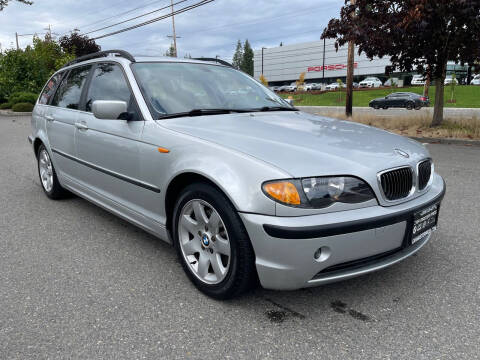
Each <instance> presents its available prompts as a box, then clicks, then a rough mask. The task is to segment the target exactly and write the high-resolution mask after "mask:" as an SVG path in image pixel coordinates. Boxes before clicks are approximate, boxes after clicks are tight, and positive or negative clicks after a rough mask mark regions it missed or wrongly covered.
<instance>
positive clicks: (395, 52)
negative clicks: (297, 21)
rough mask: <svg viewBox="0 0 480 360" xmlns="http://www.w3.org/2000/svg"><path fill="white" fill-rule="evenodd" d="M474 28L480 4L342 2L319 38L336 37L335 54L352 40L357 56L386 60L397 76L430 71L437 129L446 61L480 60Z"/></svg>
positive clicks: (467, 0)
mask: <svg viewBox="0 0 480 360" xmlns="http://www.w3.org/2000/svg"><path fill="white" fill-rule="evenodd" d="M352 12H354V13H355V19H353V18H352V17H351V16H350V14H351V13H352ZM475 29H477V30H475ZM478 29H480V1H473V0H415V1H413V0H356V4H352V2H351V0H346V2H345V5H344V6H343V7H342V9H341V10H340V18H338V19H332V20H330V22H329V24H328V27H327V29H325V31H324V33H323V35H322V37H324V38H335V39H336V43H335V46H336V48H337V49H338V47H339V46H343V45H345V44H346V43H347V42H348V41H350V40H353V41H354V42H355V44H356V45H357V46H358V47H359V49H358V51H359V54H361V53H365V54H366V55H367V57H369V58H370V59H373V58H374V57H377V56H378V57H383V56H390V61H391V62H392V65H393V67H395V68H397V69H399V70H400V71H413V70H414V69H416V70H417V71H420V72H423V73H424V74H426V70H425V69H426V68H428V67H430V74H431V77H432V79H434V80H435V86H436V95H435V109H434V115H433V121H432V126H438V125H440V124H441V123H442V121H443V106H444V80H445V76H446V68H447V62H448V61H449V60H450V61H454V62H455V63H460V64H462V65H464V64H465V63H468V64H474V63H475V61H478V60H479V59H480V31H478Z"/></svg>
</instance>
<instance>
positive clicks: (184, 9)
mask: <svg viewBox="0 0 480 360" xmlns="http://www.w3.org/2000/svg"><path fill="white" fill-rule="evenodd" d="M184 1H186V0H182V1H181V2H184ZM213 1H215V0H202V1H200V2H198V3H195V4H192V5H189V6H186V7H184V8H181V9H180V10H176V11H174V12H172V13H170V14H166V15H162V16H159V17H157V18H153V19H151V20H148V21H144V22H143V23H140V24H137V25H133V26H130V27H127V28H124V29H120V30H117V31H114V32H111V33H108V34H104V35H101V36H97V37H95V38H93V40H98V39H102V38H105V37H108V36H112V35H116V34H120V33H122V32H125V31H129V30H133V29H136V28H139V27H142V26H145V25H148V24H152V23H154V22H157V21H160V20H163V19H166V18H168V17H170V16H173V15H177V14H181V13H184V12H186V11H188V10H192V9H194V8H197V7H200V6H203V5H206V4H208V3H211V2H213ZM178 3H180V2H177V4H178ZM174 5H175V4H174Z"/></svg>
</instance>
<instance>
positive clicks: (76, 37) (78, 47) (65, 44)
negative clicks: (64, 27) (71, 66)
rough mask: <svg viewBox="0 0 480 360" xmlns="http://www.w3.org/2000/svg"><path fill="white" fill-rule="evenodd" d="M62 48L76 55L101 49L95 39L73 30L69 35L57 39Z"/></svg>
mask: <svg viewBox="0 0 480 360" xmlns="http://www.w3.org/2000/svg"><path fill="white" fill-rule="evenodd" d="M59 43H60V46H61V47H62V50H63V51H64V52H66V53H69V54H73V55H75V56H76V57H80V56H83V55H88V54H91V53H95V52H98V51H100V50H101V48H100V45H97V43H96V42H95V40H93V39H89V38H88V36H86V35H80V34H79V33H77V32H73V33H71V34H70V35H64V36H62V37H61V38H60V40H59Z"/></svg>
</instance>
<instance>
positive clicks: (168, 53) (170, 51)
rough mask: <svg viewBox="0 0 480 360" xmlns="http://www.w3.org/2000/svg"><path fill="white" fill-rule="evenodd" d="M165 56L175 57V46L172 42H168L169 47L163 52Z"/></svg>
mask: <svg viewBox="0 0 480 360" xmlns="http://www.w3.org/2000/svg"><path fill="white" fill-rule="evenodd" d="M165 56H168V57H175V46H173V44H170V47H169V48H168V50H167V51H166V52H165Z"/></svg>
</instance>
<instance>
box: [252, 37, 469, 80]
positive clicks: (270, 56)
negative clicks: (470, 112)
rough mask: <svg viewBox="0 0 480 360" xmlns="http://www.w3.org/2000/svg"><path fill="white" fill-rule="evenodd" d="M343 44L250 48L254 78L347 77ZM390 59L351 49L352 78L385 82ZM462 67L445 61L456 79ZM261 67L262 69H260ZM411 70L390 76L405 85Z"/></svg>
mask: <svg viewBox="0 0 480 360" xmlns="http://www.w3.org/2000/svg"><path fill="white" fill-rule="evenodd" d="M347 52H348V49H347V46H343V47H340V48H339V49H338V51H337V50H336V49H335V40H332V39H327V40H319V41H312V42H306V43H301V44H292V45H284V46H278V47H275V48H263V51H262V49H259V50H255V51H254V77H255V78H256V79H258V78H259V77H260V75H261V74H262V72H263V74H264V76H265V77H266V79H267V81H268V83H269V85H272V86H277V85H286V84H290V83H292V82H294V81H296V80H298V78H299V77H300V74H301V73H303V72H304V73H305V82H307V83H323V84H328V83H332V82H336V81H337V79H341V80H342V81H343V82H345V80H346V76H347ZM390 65H391V63H390V58H389V57H384V58H374V59H373V60H370V59H368V58H367V56H366V55H365V54H363V53H362V54H361V55H358V49H356V51H355V72H354V81H355V82H360V81H361V80H363V79H364V78H366V77H368V76H376V77H378V78H380V80H382V82H385V81H386V80H387V79H388V76H386V75H385V70H386V67H387V66H390ZM466 68H467V67H463V66H460V65H455V64H449V66H448V68H447V70H448V71H447V74H450V73H452V72H455V73H456V74H457V78H459V79H460V78H463V77H464V76H466ZM262 69H263V70H262ZM412 75H413V73H398V72H395V73H393V74H392V75H391V76H392V77H396V78H398V79H400V80H403V83H404V84H405V85H408V84H410V81H411V78H412Z"/></svg>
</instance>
